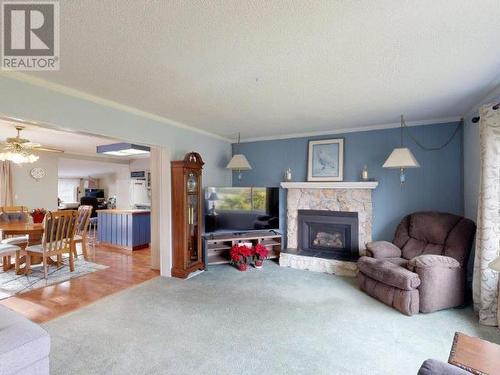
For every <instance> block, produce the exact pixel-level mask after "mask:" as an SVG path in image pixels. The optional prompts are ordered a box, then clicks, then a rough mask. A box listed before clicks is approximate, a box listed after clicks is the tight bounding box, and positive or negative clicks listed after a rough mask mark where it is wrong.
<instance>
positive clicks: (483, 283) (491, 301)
mask: <svg viewBox="0 0 500 375" xmlns="http://www.w3.org/2000/svg"><path fill="white" fill-rule="evenodd" d="M479 114H480V116H481V122H480V124H479V134H480V135H479V137H480V155H481V170H480V172H481V177H480V182H479V184H480V186H479V202H478V215H477V234H476V255H475V259H474V281H473V290H474V308H475V310H476V311H477V312H478V313H479V321H480V323H481V324H484V325H489V326H498V325H499V324H498V323H499V321H498V319H499V316H498V306H499V305H498V302H497V300H498V279H499V275H498V272H495V271H493V270H492V269H490V268H488V265H489V263H490V262H491V261H492V260H494V259H495V258H496V257H497V256H498V254H499V246H500V213H499V211H500V187H499V185H500V109H497V110H494V109H493V108H492V106H491V105H485V106H483V107H481V109H480V111H479Z"/></svg>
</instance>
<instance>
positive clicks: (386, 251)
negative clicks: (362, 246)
mask: <svg viewBox="0 0 500 375" xmlns="http://www.w3.org/2000/svg"><path fill="white" fill-rule="evenodd" d="M366 250H367V253H368V255H370V256H371V257H373V258H376V259H383V258H399V257H401V249H400V248H399V247H397V246H396V245H394V244H393V243H391V242H387V241H374V242H368V243H367V244H366Z"/></svg>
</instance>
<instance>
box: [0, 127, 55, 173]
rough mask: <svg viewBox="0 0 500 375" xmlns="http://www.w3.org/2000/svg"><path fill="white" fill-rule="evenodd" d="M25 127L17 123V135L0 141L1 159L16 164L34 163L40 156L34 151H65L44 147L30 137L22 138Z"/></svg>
mask: <svg viewBox="0 0 500 375" xmlns="http://www.w3.org/2000/svg"><path fill="white" fill-rule="evenodd" d="M23 129H24V126H19V125H17V126H16V130H17V136H16V137H10V138H7V139H6V140H5V142H0V148H1V150H0V160H10V161H12V162H14V163H16V164H21V163H33V162H35V161H37V160H38V158H39V157H38V156H36V155H33V154H32V152H33V151H45V152H57V153H62V152H64V151H63V150H59V149H57V148H52V147H44V146H42V145H41V144H39V143H34V142H30V140H29V139H25V138H21V131H22V130H23Z"/></svg>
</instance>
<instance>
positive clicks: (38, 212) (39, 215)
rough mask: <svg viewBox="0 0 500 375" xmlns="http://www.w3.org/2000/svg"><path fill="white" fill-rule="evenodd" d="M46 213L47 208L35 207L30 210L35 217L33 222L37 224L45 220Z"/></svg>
mask: <svg viewBox="0 0 500 375" xmlns="http://www.w3.org/2000/svg"><path fill="white" fill-rule="evenodd" d="M46 213H47V211H46V210H45V208H35V209H34V210H32V211H31V212H30V214H31V217H32V218H33V222H34V223H35V224H36V223H41V222H43V219H44V218H45V214H46Z"/></svg>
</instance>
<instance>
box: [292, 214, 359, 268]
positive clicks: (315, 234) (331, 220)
mask: <svg viewBox="0 0 500 375" xmlns="http://www.w3.org/2000/svg"><path fill="white" fill-rule="evenodd" d="M297 217H298V218H297V220H298V249H300V250H301V252H302V254H304V255H310V256H316V257H319V258H324V259H338V260H354V261H356V260H357V259H358V257H359V247H358V213H357V212H342V211H324V210H298V216H297Z"/></svg>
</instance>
